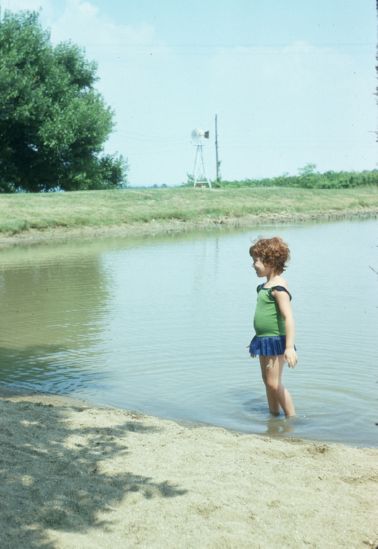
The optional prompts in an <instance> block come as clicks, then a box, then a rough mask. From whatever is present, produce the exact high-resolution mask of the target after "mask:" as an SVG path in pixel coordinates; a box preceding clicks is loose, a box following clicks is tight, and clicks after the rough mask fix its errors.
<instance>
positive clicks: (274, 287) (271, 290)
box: [269, 286, 292, 301]
mask: <svg viewBox="0 0 378 549" xmlns="http://www.w3.org/2000/svg"><path fill="white" fill-rule="evenodd" d="M273 290H277V292H286V293H287V294H288V296H289V297H290V301H291V299H292V297H291V293H290V292H289V290H288V289H287V288H285V286H272V287H271V288H269V294H270V295H272V292H273ZM272 297H273V296H272Z"/></svg>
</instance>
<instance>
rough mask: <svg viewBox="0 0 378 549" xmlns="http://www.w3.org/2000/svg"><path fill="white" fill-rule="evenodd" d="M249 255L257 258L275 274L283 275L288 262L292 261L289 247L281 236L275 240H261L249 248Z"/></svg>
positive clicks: (274, 238) (275, 237)
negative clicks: (271, 268)
mask: <svg viewBox="0 0 378 549" xmlns="http://www.w3.org/2000/svg"><path fill="white" fill-rule="evenodd" d="M249 255H250V256H251V257H253V258H254V259H256V258H257V257H258V258H259V259H260V260H261V261H262V262H263V263H264V264H266V265H269V267H273V269H274V272H275V273H277V274H281V273H282V272H283V271H284V270H285V269H286V262H287V261H288V260H289V259H290V250H289V246H288V245H287V244H286V242H284V241H283V240H282V238H280V237H279V236H274V237H273V238H259V239H258V240H256V241H255V242H254V244H252V246H251V247H250V248H249Z"/></svg>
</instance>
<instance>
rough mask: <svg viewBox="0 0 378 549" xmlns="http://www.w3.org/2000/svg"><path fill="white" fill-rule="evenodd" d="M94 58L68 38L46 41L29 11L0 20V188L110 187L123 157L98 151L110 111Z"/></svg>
mask: <svg viewBox="0 0 378 549" xmlns="http://www.w3.org/2000/svg"><path fill="white" fill-rule="evenodd" d="M96 70H97V67H96V64H95V63H93V62H89V61H87V60H86V59H85V57H84V54H83V52H82V50H81V49H80V48H78V47H77V46H76V45H74V44H72V43H71V42H67V43H60V44H58V45H57V46H55V47H54V46H53V45H52V44H51V42H50V34H49V33H48V32H47V31H46V30H44V29H43V28H42V26H41V24H40V22H39V15H38V14H37V13H35V12H18V13H11V12H9V11H8V12H5V14H4V16H3V18H2V19H1V20H0V192H15V191H17V190H26V191H32V192H38V191H47V190H51V189H56V188H60V189H63V190H77V189H97V188H114V187H118V186H121V185H125V184H126V173H127V163H126V161H125V160H124V159H123V158H122V156H115V155H104V154H103V153H102V151H103V144H104V142H105V141H106V139H107V137H108V136H109V134H110V132H111V130H112V127H113V120H112V119H113V113H112V111H111V110H110V108H109V107H108V106H106V105H105V103H104V100H103V98H102V96H101V95H100V94H99V93H98V92H97V91H96V90H95V88H94V85H95V82H96V80H97V76H96Z"/></svg>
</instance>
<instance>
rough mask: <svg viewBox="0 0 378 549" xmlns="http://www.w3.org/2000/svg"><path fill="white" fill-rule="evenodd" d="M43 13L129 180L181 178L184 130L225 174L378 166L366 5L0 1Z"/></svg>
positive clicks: (355, 0)
mask: <svg viewBox="0 0 378 549" xmlns="http://www.w3.org/2000/svg"><path fill="white" fill-rule="evenodd" d="M0 5H1V7H2V9H11V10H13V11H17V10H19V9H41V21H42V23H43V25H44V26H45V27H48V28H49V29H50V31H51V37H52V40H53V42H54V43H57V42H60V41H63V40H72V41H73V42H75V43H76V44H78V45H80V46H82V47H83V48H84V49H85V52H86V56H87V58H88V59H91V60H95V61H96V62H97V63H98V75H99V77H100V80H99V82H98V85H97V88H98V89H99V91H100V92H101V93H102V95H103V96H104V98H105V101H106V102H107V104H108V105H110V106H111V107H112V109H113V110H114V113H115V122H116V126H115V129H114V132H113V134H112V136H111V137H110V139H109V141H108V142H107V143H106V151H107V152H119V153H121V154H123V155H124V156H125V157H127V158H128V161H129V165H130V171H129V181H130V184H132V185H152V184H162V183H166V184H168V185H173V184H180V183H182V182H184V181H185V180H186V178H187V174H188V173H191V172H192V171H193V161H194V153H195V148H194V146H193V144H192V143H191V139H190V134H191V131H192V129H193V128H196V127H200V128H204V129H209V130H210V139H209V141H208V142H207V144H206V146H205V150H204V156H205V165H206V170H207V174H208V176H209V177H210V178H214V177H215V148H214V116H215V114H218V132H219V135H218V139H219V155H220V160H221V162H222V163H221V174H222V177H223V178H224V179H231V180H232V179H244V178H260V177H272V176H277V175H281V174H283V173H290V174H295V173H297V172H298V169H299V168H301V167H303V166H304V165H305V164H307V163H314V164H316V166H317V169H318V170H319V171H326V170H363V169H374V168H376V167H377V148H376V142H375V134H374V131H375V130H376V127H377V118H376V112H377V108H376V97H375V95H374V92H375V87H376V76H375V44H376V11H375V2H374V0H331V1H330V0H317V2H313V1H312V0H270V1H269V2H267V1H265V0H202V1H200V0H191V1H190V2H189V1H184V0H159V1H156V0H89V1H84V0H0Z"/></svg>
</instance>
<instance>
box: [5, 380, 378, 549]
mask: <svg viewBox="0 0 378 549" xmlns="http://www.w3.org/2000/svg"><path fill="white" fill-rule="evenodd" d="M377 429H378V428H377ZM0 442H1V453H0V456H1V458H0V470H1V483H0V503H1V512H0V547H1V549H6V548H12V549H13V548H23V549H24V548H26V549H29V548H34V547H43V548H48V549H52V548H54V549H55V548H59V549H60V548H62V549H63V548H64V549H80V548H88V549H89V548H91V549H93V548H112V549H116V548H129V547H130V548H134V547H146V548H164V549H166V548H167V549H169V548H172V549H178V548H180V549H181V548H217V549H218V548H220V549H222V548H225V549H226V548H238V549H239V548H260V547H261V548H273V547H280V548H281V547H282V548H286V547H289V548H301V549H302V548H303V547H309V548H311V547H313V548H326V549H330V548H333V547H340V548H341V547H342V548H345V547H351V548H357V547H361V548H367V547H376V546H377V544H378V528H377V526H378V520H377V518H378V516H377V515H378V512H377V511H378V482H377V481H378V475H377V463H378V460H377V458H378V449H374V448H373V449H365V448H364V449H361V448H352V447H348V446H344V445H339V444H324V443H321V442H311V441H302V440H295V439H293V440H282V439H281V440H280V439H272V438H268V437H264V436H256V435H249V434H239V433H235V432H230V431H227V430H225V429H221V428H217V427H209V426H195V425H182V424H179V423H176V422H174V421H167V420H162V419H158V418H154V417H149V416H145V415H140V414H137V413H133V412H129V411H125V410H119V409H113V408H96V407H93V406H90V405H88V404H86V403H82V402H79V401H73V400H68V399H63V398H59V397H54V396H46V395H26V394H24V395H21V394H16V393H12V392H11V391H9V390H8V391H2V394H1V397H0Z"/></svg>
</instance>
